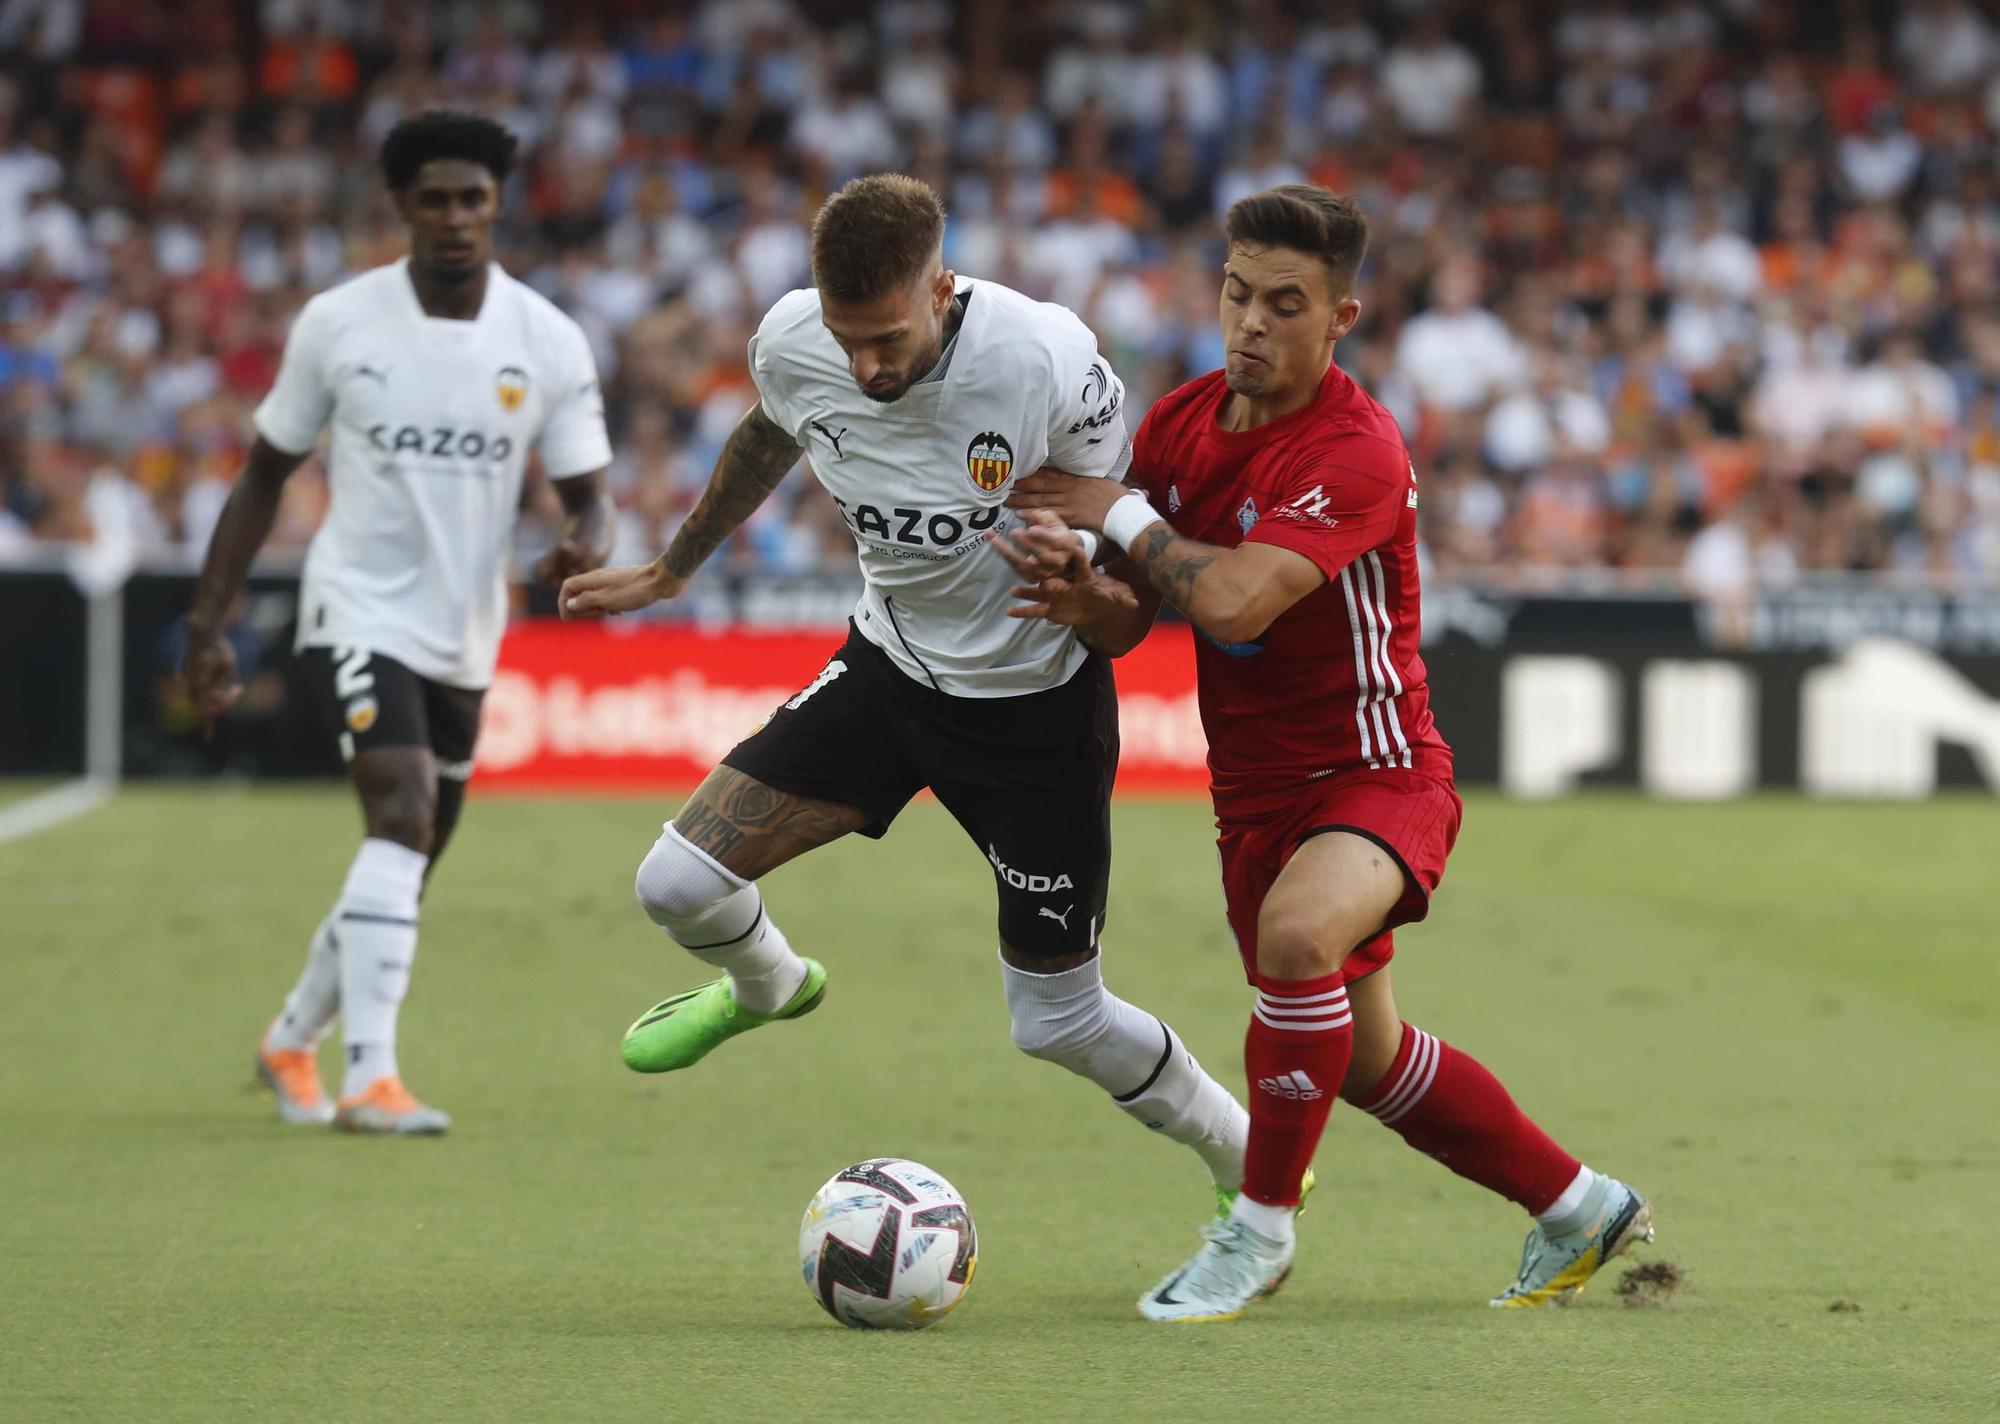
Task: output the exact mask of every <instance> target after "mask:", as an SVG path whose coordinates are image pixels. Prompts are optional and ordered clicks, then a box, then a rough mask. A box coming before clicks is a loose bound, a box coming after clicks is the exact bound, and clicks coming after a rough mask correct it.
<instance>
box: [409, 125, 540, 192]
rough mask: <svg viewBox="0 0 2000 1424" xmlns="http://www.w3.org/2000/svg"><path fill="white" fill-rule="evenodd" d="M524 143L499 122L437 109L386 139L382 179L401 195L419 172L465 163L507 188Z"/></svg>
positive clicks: (414, 180)
mask: <svg viewBox="0 0 2000 1424" xmlns="http://www.w3.org/2000/svg"><path fill="white" fill-rule="evenodd" d="M519 148H520V144H519V143H517V142H516V141H515V138H514V135H512V134H510V133H508V132H507V130H506V129H504V128H502V127H501V126H500V125H499V124H496V123H494V122H493V120H491V119H489V118H486V117H484V116H482V115H479V114H467V113H463V112H460V111H458V110H454V109H431V110H429V111H427V112H425V113H421V114H416V115H413V116H411V117H410V118H407V119H404V120H403V121H402V122H401V123H399V124H397V125H396V127H394V128H393V129H390V130H389V136H388V137H387V138H385V139H383V140H382V177H383V178H384V179H385V180H386V181H387V182H388V184H389V191H390V192H392V193H400V192H402V191H403V189H405V188H407V187H409V186H410V184H412V183H414V182H416V181H417V173H418V171H419V170H421V169H422V168H423V166H424V165H425V164H426V163H429V162H430V161H431V160H432V159H434V158H463V159H465V160H466V161H467V162H469V163H477V164H479V165H480V166H481V167H483V168H485V169H486V171H487V172H488V173H491V174H492V175H493V181H494V182H495V183H496V184H500V185H503V186H504V185H505V183H506V182H507V175H508V174H509V173H512V172H513V171H514V156H515V154H516V152H517V151H518V150H519Z"/></svg>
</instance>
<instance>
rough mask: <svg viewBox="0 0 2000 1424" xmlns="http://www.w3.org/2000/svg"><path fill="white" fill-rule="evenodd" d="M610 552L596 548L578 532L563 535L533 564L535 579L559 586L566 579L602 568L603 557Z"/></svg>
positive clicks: (587, 538) (585, 536)
mask: <svg viewBox="0 0 2000 1424" xmlns="http://www.w3.org/2000/svg"><path fill="white" fill-rule="evenodd" d="M609 552H610V550H608V549H601V548H598V547H596V545H595V544H594V543H593V541H592V540H591V539H590V538H589V537H588V536H587V535H585V534H583V533H581V532H578V533H574V534H565V535H564V536H563V537H562V538H560V539H558V540H556V544H555V547H554V548H553V549H550V550H549V551H548V553H546V554H544V555H542V557H541V559H540V560H539V561H538V562H537V563H536V564H535V577H536V578H537V579H539V580H541V582H543V583H547V584H556V585H561V584H562V583H563V582H564V581H565V580H566V579H570V578H573V577H575V576H576V575H577V574H587V573H590V572H592V571H593V570H595V569H601V568H603V567H604V556H605V555H606V554H608V553H609Z"/></svg>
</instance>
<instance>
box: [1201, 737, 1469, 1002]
mask: <svg viewBox="0 0 2000 1424" xmlns="http://www.w3.org/2000/svg"><path fill="white" fill-rule="evenodd" d="M1464 811H1465V806H1464V803H1463V802H1461V801H1460V800H1459V799H1458V792H1457V791H1456V790H1454V789H1453V787H1452V784H1451V782H1449V781H1447V780H1445V779H1443V778H1441V777H1438V776H1434V775H1432V774H1430V773H1428V772H1423V771H1411V770H1406V769H1404V768H1401V767H1389V768H1384V769H1382V770H1379V771H1376V770H1367V769H1362V770H1356V771H1346V772H1341V773H1339V774H1337V775H1334V776H1329V777H1326V778H1324V779H1323V780H1320V781H1311V782H1307V783H1306V784H1305V785H1303V786H1294V787H1291V788H1288V789H1287V790H1286V792H1285V793H1284V794H1283V795H1282V796H1270V797H1265V798H1262V799H1251V798H1246V797H1243V796H1241V795H1236V796H1231V797H1230V798H1229V799H1228V800H1227V801H1226V802H1224V803H1219V804H1218V806H1217V812H1216V826H1217V827H1218V829H1219V830H1220V831H1221V835H1220V837H1219V839H1218V841H1217V846H1218V848H1219V849H1220V851H1221V852H1222V895H1223V900H1224V901H1225V903H1226V905H1227V908H1228V914H1229V928H1230V930H1231V931H1232V932H1234V934H1235V935H1236V948H1237V950H1238V952H1239V953H1241V954H1242V956H1243V970H1244V973H1245V974H1247V975H1249V976H1250V980H1251V982H1252V983H1255V982H1256V974H1257V914H1258V911H1260V910H1261V909H1262V908H1263V906H1264V896H1265V895H1266V894H1268V893H1269V891H1270V889H1271V886H1272V884H1273V883H1274V882H1275V881H1276V880H1277V878H1278V872H1280V871H1281V870H1283V869H1284V868H1285V864H1286V862H1287V861H1289V860H1290V859H1291V858H1292V855H1293V853H1294V852H1295V851H1297V850H1298V848H1299V847H1300V846H1301V845H1302V844H1304V843H1305V842H1306V841H1307V840H1310V839H1311V838H1312V837H1313V836H1316V835H1321V834H1323V833H1325V832H1327V831H1351V832H1353V833H1354V834H1356V835H1361V836H1366V837H1367V838H1368V839H1369V840H1371V841H1374V842H1375V843H1376V844H1377V845H1379V846H1381V847H1382V848H1383V849H1384V850H1386V851H1388V852H1389V854H1390V855H1392V856H1394V857H1395V858H1396V863H1397V864H1398V865H1400V866H1402V868H1403V882H1404V884H1403V898H1402V899H1401V900H1398V901H1397V902H1396V907H1395V908H1394V909H1393V910H1391V911H1390V912H1389V918H1388V920H1387V922H1386V923H1385V924H1384V925H1383V926H1382V929H1381V931H1380V932H1379V933H1377V934H1376V935H1374V936H1373V937H1372V938H1370V939H1366V940H1363V941H1362V942H1361V943H1360V944H1358V945H1356V946H1355V947H1354V949H1353V950H1351V951H1350V952H1349V953H1348V956H1347V959H1346V961H1345V963H1344V964H1343V965H1342V966H1341V968H1342V972H1343V973H1344V974H1345V975H1346V977H1347V981H1348V982H1349V983H1353V982H1354V981H1355V980H1356V979H1359V978H1361V977H1362V976H1363V975H1364V974H1372V973H1373V972H1374V971H1375V970H1377V969H1380V968H1381V967H1382V966H1383V965H1385V964H1387V963H1388V962H1389V959H1390V957H1391V956H1392V955H1393V954H1395V952H1396V941H1395V928H1396V926H1397V925H1407V924H1411V923H1414V922H1415V921H1417V920H1421V919H1422V918H1423V917H1424V916H1425V915H1427V914H1429V913H1430V909H1431V892H1432V891H1434V890H1436V889H1437V886H1438V881H1439V880H1441V879H1443V877H1444V863H1445V860H1446V858H1447V857H1449V856H1450V855H1451V847H1452V842H1454V841H1456V840H1457V839H1458V824H1459V821H1460V819H1461V817H1462V816H1463V815H1464Z"/></svg>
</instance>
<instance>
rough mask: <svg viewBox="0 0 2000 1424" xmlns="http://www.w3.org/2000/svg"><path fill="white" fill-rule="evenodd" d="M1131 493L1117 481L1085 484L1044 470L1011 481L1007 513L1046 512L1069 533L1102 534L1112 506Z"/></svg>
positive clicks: (1043, 468) (1087, 482)
mask: <svg viewBox="0 0 2000 1424" xmlns="http://www.w3.org/2000/svg"><path fill="white" fill-rule="evenodd" d="M1131 492H1132V491H1131V490H1130V489H1129V488H1128V487H1127V486H1125V485H1122V484H1120V483H1119V482H1118V481H1116V480H1087V479H1084V478H1083V477H1082V476H1080V475H1068V474H1064V473H1063V472H1062V471H1061V470H1052V469H1049V468H1048V467H1047V466H1043V467H1042V468H1041V469H1039V470H1037V471H1035V473H1033V474H1032V475H1024V476H1023V477H1022V478H1020V479H1018V480H1016V481H1014V488H1013V491H1012V492H1011V493H1010V494H1009V495H1008V496H1007V505H1008V507H1009V508H1010V509H1046V510H1048V511H1049V512H1050V513H1051V514H1054V515H1055V516H1056V517H1057V518H1059V519H1061V520H1062V522H1063V523H1064V524H1067V525H1068V526H1069V527H1070V528H1072V529H1094V530H1098V531H1100V532H1101V531H1102V530H1103V528H1104V516H1105V515H1106V514H1108V513H1110V511H1111V506H1112V505H1114V504H1116V503H1118V501H1119V500H1121V499H1123V498H1124V497H1125V496H1126V495H1128V494H1130V493H1131Z"/></svg>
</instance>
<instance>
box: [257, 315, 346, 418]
mask: <svg viewBox="0 0 2000 1424" xmlns="http://www.w3.org/2000/svg"><path fill="white" fill-rule="evenodd" d="M328 326H329V323H328V318H327V308H326V304H325V302H323V301H322V300H320V299H319V298H314V299H313V300H312V301H309V302H307V303H306V304H305V306H304V307H303V308H301V309H300V311H299V314H298V317H297V319H296V320H294V321H293V322H292V329H291V330H290V331H289V332H287V333H286V335H285V356H284V360H283V361H282V362H281V363H280V364H279V366H278V379H277V380H276V381H274V382H273V383H272V385H271V389H270V391H269V392H268V393H266V395H265V396H264V399H263V400H262V401H261V402H260V403H259V404H258V406H257V409H256V411H255V412H254V413H253V414H252V415H251V417H250V423H251V424H252V425H253V426H254V427H255V428H256V431H257V433H258V434H259V435H261V436H263V437H264V439H265V440H266V441H267V442H269V443H270V444H271V445H274V446H276V447H277V448H278V449H280V450H283V451H284V452H285V453H286V454H287V455H304V454H306V453H308V452H309V451H311V449H312V447H313V444H314V442H315V441H317V440H318V439H319V433H320V431H321V430H322V429H324V428H325V427H326V422H327V418H328V417H329V416H331V415H332V414H333V381H332V380H331V373H330V372H329V371H328V370H327V368H326V365H327V345H328V340H329V337H330V335H331V333H330V332H329V329H328Z"/></svg>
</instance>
